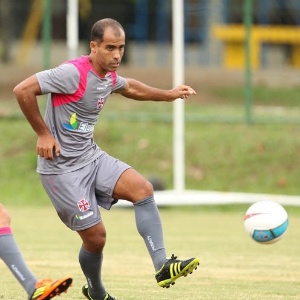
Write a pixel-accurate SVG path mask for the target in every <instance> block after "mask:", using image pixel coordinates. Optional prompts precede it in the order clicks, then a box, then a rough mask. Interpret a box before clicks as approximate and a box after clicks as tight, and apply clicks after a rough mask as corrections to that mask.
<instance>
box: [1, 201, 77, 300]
mask: <svg viewBox="0 0 300 300" xmlns="http://www.w3.org/2000/svg"><path fill="white" fill-rule="evenodd" d="M10 222H11V217H10V214H9V212H8V211H7V209H6V208H5V207H4V206H3V205H2V204H0V258H1V259H2V260H3V261H4V262H5V264H6V265H7V266H8V268H9V269H10V271H11V272H12V273H13V275H14V276H15V277H16V279H17V280H18V281H19V283H20V284H21V285H22V287H23V288H24V290H25V291H26V292H27V294H28V298H29V300H48V299H51V298H53V297H55V296H57V295H60V294H61V293H62V292H66V291H67V289H68V288H69V286H70V285H71V283H72V278H71V277H68V276H66V277H63V278H61V279H59V280H56V281H52V280H51V279H43V280H37V279H36V278H35V277H34V275H33V274H32V272H31V271H30V270H29V268H28V266H27V265H26V263H25V261H24V259H23V257H22V254H21V252H20V250H19V248H18V245H17V243H16V241H15V239H14V236H13V233H12V229H11V226H10Z"/></svg>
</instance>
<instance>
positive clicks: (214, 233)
mask: <svg viewBox="0 0 300 300" xmlns="http://www.w3.org/2000/svg"><path fill="white" fill-rule="evenodd" d="M246 208H247V207H246V206H217V207H209V206H199V207H198V206H197V207H181V208H161V209H160V212H161V217H162V220H163V225H164V233H165V244H166V247H167V249H168V253H169V255H171V254H172V253H173V252H174V253H175V254H176V255H178V256H179V257H180V258H187V257H190V256H199V257H200V259H201V265H200V267H199V268H198V269H197V270H196V271H195V272H194V273H193V274H192V275H189V276H188V277H187V278H182V279H179V280H178V281H177V282H176V284H175V285H174V286H172V287H171V288H170V289H162V288H159V287H158V286H157V285H156V282H155V280H154V277H153V273H154V271H153V267H152V264H151V261H150V258H149V257H148V254H147V251H146V247H145V246H144V243H143V241H142V239H141V238H140V236H139V235H138V234H137V231H136V228H135V223H134V213H133V210H132V209H130V208H127V209H121V208H114V209H112V211H110V212H103V213H102V215H103V219H104V222H105V224H106V229H107V232H108V238H107V245H106V248H105V252H104V265H103V279H104V282H105V285H106V287H107V290H108V291H109V292H110V293H112V294H113V295H115V296H116V297H118V299H119V300H157V299H163V300H177V299H178V300H179V299H193V300H200V299H201V300H216V299H217V300H225V299H226V300H257V299H264V300H280V299H284V300H296V299H300V283H299V278H300V261H299V239H300V231H299V227H300V219H299V213H300V209H299V208H292V207H287V208H286V209H287V211H288V213H289V221H290V224H289V228H288V231H287V233H286V236H285V237H284V238H283V239H282V240H281V241H279V242H278V243H277V244H273V245H259V244H257V243H255V242H254V241H252V240H251V239H250V237H248V236H247V235H246V233H245V230H244V227H243V215H244V213H245V211H246ZM9 209H10V211H11V213H12V216H13V228H14V233H15V236H16V239H17V241H18V243H19V245H20V248H21V249H22V251H23V255H24V257H25V259H26V261H27V262H28V265H29V266H30V267H31V268H32V270H33V272H34V273H35V274H36V276H38V277H53V278H57V277H60V276H63V275H67V274H68V275H71V276H73V278H74V284H73V286H72V287H71V288H70V290H69V292H68V293H67V294H63V296H62V297H61V298H60V299H62V300H63V299H65V300H71V299H72V300H77V299H78V300H79V299H82V300H83V299H84V298H83V296H82V295H81V286H82V284H83V283H84V277H83V275H82V273H81V270H80V267H79V263H78V258H77V257H78V250H79V247H80V241H79V238H78V237H77V234H76V233H73V232H71V231H70V230H68V229H66V228H65V227H64V225H62V223H61V222H60V221H59V220H58V217H57V216H56V214H55V212H54V209H52V208H49V207H43V208H37V207H22V208H21V207H20V208H16V207H13V206H9ZM0 269H1V273H0V282H1V290H0V299H5V300H8V299H13V300H21V299H25V297H26V295H25V293H24V291H23V290H22V288H21V287H20V286H19V285H18V283H17V282H16V281H15V280H12V275H11V274H10V273H9V271H8V269H7V268H6V267H5V266H4V265H3V262H0Z"/></svg>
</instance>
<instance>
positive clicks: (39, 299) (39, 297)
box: [29, 276, 73, 300]
mask: <svg viewBox="0 0 300 300" xmlns="http://www.w3.org/2000/svg"><path fill="white" fill-rule="evenodd" d="M72 281H73V279H72V278H71V277H68V276H66V277H63V278H61V279H58V280H55V281H53V280H51V279H43V280H39V281H38V282H37V283H36V288H35V290H34V292H33V294H32V295H31V297H30V298H29V300H49V299H52V298H53V297H55V296H59V295H60V294H61V293H63V292H67V289H68V288H69V286H70V285H71V283H72Z"/></svg>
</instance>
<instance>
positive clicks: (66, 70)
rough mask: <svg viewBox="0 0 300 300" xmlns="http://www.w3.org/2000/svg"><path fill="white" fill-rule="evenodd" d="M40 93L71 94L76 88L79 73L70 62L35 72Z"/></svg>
mask: <svg viewBox="0 0 300 300" xmlns="http://www.w3.org/2000/svg"><path fill="white" fill-rule="evenodd" d="M36 77H37V80H38V82H39V85H40V88H41V91H42V94H49V93H57V94H73V93H75V91H76V90H77V88H78V85H79V81H80V74H79V71H78V69H77V68H76V67H75V66H74V65H73V64H70V63H66V64H62V65H60V66H58V67H56V68H53V69H49V70H45V71H41V72H38V73H36Z"/></svg>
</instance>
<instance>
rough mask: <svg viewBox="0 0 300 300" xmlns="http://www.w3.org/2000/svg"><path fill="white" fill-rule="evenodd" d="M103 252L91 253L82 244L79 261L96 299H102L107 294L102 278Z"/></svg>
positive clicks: (91, 292)
mask: <svg viewBox="0 0 300 300" xmlns="http://www.w3.org/2000/svg"><path fill="white" fill-rule="evenodd" d="M102 260H103V254H102V253H91V252H88V251H87V250H86V249H84V248H83V246H81V249H80V251H79V263H80V266H81V269H82V271H83V274H84V275H85V277H86V280H87V283H88V285H89V294H90V296H91V297H92V298H93V299H94V300H97V299H99V300H102V299H104V297H105V295H106V291H105V288H104V286H103V284H102V280H101V268H102Z"/></svg>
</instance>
